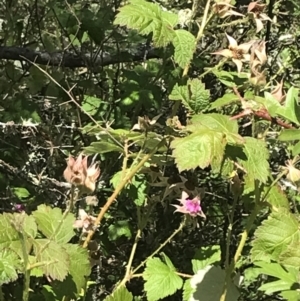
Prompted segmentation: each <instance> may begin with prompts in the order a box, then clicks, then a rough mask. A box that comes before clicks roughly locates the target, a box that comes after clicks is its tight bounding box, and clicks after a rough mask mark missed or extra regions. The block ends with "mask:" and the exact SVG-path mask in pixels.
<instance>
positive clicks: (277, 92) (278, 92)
mask: <svg viewBox="0 0 300 301" xmlns="http://www.w3.org/2000/svg"><path fill="white" fill-rule="evenodd" d="M271 95H272V96H273V97H274V98H276V99H277V100H278V102H279V103H281V102H283V101H284V99H285V96H286V94H285V93H284V92H283V80H281V81H280V83H278V82H277V85H276V86H275V88H274V89H273V90H272V91H271Z"/></svg>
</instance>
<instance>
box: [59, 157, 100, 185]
mask: <svg viewBox="0 0 300 301" xmlns="http://www.w3.org/2000/svg"><path fill="white" fill-rule="evenodd" d="M87 160H88V157H87V156H85V157H83V155H82V154H80V155H79V156H78V158H77V159H76V160H75V159H74V157H72V156H71V155H70V156H69V158H68V161H67V167H66V169H65V170H64V178H65V179H66V181H67V182H69V183H70V184H72V185H75V186H84V187H85V188H87V189H88V190H90V191H94V190H95V188H96V180H97V178H98V177H99V175H100V168H99V167H98V165H97V164H93V165H91V166H90V167H87Z"/></svg>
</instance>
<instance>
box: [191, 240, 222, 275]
mask: <svg viewBox="0 0 300 301" xmlns="http://www.w3.org/2000/svg"><path fill="white" fill-rule="evenodd" d="M220 260H221V249H220V246H209V247H202V248H200V249H199V250H197V251H196V254H195V256H194V259H193V260H192V266H193V272H194V273H195V274H196V273H197V272H198V271H199V270H202V269H204V268H205V267H207V266H208V265H211V264H213V263H215V262H218V261H220Z"/></svg>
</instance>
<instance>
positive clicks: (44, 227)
mask: <svg viewBox="0 0 300 301" xmlns="http://www.w3.org/2000/svg"><path fill="white" fill-rule="evenodd" d="M32 215H33V216H34V218H35V220H36V223H37V225H38V229H39V231H41V232H42V233H43V234H44V235H45V236H46V237H47V238H49V239H51V240H54V241H55V242H57V243H67V242H69V241H70V239H71V238H72V237H73V236H74V235H75V232H74V230H73V225H74V222H75V217H74V215H73V214H72V213H69V214H68V215H67V216H66V217H65V218H64V220H63V222H62V225H60V222H61V220H62V219H63V214H62V212H61V209H59V208H51V207H49V206H46V205H40V206H38V209H37V210H36V211H34V212H33V213H32ZM59 225H60V227H59Z"/></svg>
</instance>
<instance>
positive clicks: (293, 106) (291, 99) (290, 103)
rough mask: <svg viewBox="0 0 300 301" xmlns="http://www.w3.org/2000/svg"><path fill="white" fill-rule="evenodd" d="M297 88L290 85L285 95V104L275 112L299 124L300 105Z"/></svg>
mask: <svg viewBox="0 0 300 301" xmlns="http://www.w3.org/2000/svg"><path fill="white" fill-rule="evenodd" d="M298 92H299V91H298V89H296V88H294V87H291V88H290V89H289V91H288V93H287V95H286V100H285V106H284V107H280V108H278V109H277V114H278V115H280V116H282V117H284V118H286V119H288V120H289V121H291V122H294V123H296V124H298V125H300V106H299V105H298Z"/></svg>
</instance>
